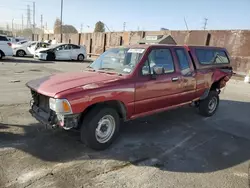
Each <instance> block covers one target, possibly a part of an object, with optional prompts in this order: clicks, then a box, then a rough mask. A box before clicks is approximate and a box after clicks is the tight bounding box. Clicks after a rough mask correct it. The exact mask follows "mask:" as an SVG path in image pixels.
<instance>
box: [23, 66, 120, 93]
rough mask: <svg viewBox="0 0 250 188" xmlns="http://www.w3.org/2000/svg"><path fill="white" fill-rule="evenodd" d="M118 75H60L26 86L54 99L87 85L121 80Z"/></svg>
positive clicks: (31, 82)
mask: <svg viewBox="0 0 250 188" xmlns="http://www.w3.org/2000/svg"><path fill="white" fill-rule="evenodd" d="M119 78H120V76H118V75H117V74H114V75H113V74H112V75H109V74H105V73H99V72H90V71H84V72H76V73H60V74H55V75H50V76H46V77H43V78H39V79H36V80H31V81H29V82H28V83H27V84H26V85H27V87H29V88H31V89H32V90H35V91H37V92H38V93H41V94H43V95H46V96H49V97H54V96H55V95H56V94H57V93H60V92H63V91H66V90H69V89H72V88H76V87H80V86H84V85H87V84H92V83H97V82H103V81H107V80H109V81H112V80H117V79H119Z"/></svg>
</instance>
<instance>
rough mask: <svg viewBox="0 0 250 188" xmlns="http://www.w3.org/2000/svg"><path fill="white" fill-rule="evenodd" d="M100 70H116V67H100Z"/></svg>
mask: <svg viewBox="0 0 250 188" xmlns="http://www.w3.org/2000/svg"><path fill="white" fill-rule="evenodd" d="M98 70H115V69H114V68H100V69H98Z"/></svg>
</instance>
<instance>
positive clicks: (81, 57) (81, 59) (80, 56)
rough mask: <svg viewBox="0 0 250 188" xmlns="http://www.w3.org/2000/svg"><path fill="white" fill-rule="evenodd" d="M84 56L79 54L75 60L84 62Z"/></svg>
mask: <svg viewBox="0 0 250 188" xmlns="http://www.w3.org/2000/svg"><path fill="white" fill-rule="evenodd" d="M84 58H85V57H84V55H83V54H79V55H78V57H77V60H78V61H84Z"/></svg>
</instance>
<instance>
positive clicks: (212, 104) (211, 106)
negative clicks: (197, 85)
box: [208, 97, 218, 113]
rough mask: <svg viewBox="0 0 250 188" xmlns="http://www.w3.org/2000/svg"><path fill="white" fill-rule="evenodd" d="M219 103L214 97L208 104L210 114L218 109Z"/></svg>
mask: <svg viewBox="0 0 250 188" xmlns="http://www.w3.org/2000/svg"><path fill="white" fill-rule="evenodd" d="M217 103H218V99H217V98H216V97H213V98H212V99H211V100H210V101H209V103H208V111H209V113H213V112H214V110H215V109H216V107H217Z"/></svg>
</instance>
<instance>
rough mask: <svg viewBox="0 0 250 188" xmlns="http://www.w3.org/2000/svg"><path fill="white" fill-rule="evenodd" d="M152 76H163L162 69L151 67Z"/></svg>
mask: <svg viewBox="0 0 250 188" xmlns="http://www.w3.org/2000/svg"><path fill="white" fill-rule="evenodd" d="M153 74H156V75H161V74H164V68H163V67H160V66H154V67H153Z"/></svg>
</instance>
